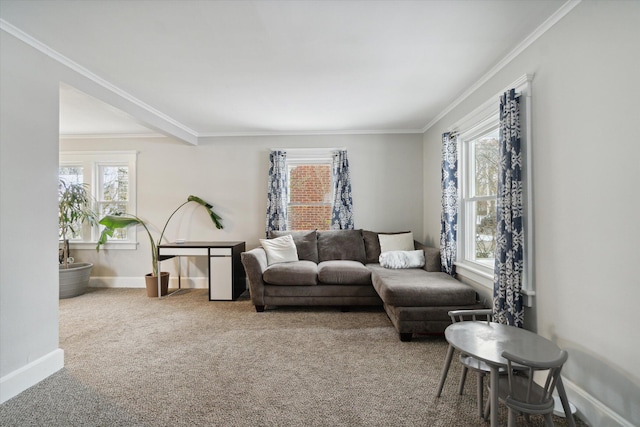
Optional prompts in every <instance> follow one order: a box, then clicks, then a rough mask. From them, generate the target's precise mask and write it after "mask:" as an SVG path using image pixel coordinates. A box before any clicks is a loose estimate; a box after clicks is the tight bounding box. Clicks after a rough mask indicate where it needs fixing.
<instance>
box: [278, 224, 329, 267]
mask: <svg viewBox="0 0 640 427" xmlns="http://www.w3.org/2000/svg"><path fill="white" fill-rule="evenodd" d="M288 235H289V236H291V237H293V243H295V245H296V250H297V251H298V259H299V260H300V261H313V262H315V263H316V264H317V263H318V233H316V230H311V231H309V230H300V231H289V230H285V231H277V230H272V231H270V232H269V238H270V239H273V238H276V237H282V236H288Z"/></svg>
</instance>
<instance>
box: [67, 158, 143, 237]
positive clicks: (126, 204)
mask: <svg viewBox="0 0 640 427" xmlns="http://www.w3.org/2000/svg"><path fill="white" fill-rule="evenodd" d="M59 165H60V166H59V178H60V179H63V180H65V181H66V182H70V183H71V182H73V183H81V182H84V183H86V184H89V186H90V190H91V195H92V196H93V198H94V201H95V206H94V210H95V211H96V212H97V214H98V217H100V218H101V217H103V216H104V215H109V214H113V213H116V212H127V213H132V214H134V215H135V214H136V204H135V200H136V197H135V188H136V171H135V166H136V153H135V152H132V151H124V152H123V151H117V152H98V151H88V152H78V151H73V152H71V151H67V152H60V164H59ZM77 230H78V231H77V232H76V233H75V234H74V235H73V236H71V239H70V244H71V246H72V247H75V248H77V249H88V248H94V247H95V242H96V241H97V240H98V236H99V235H100V231H101V230H100V226H95V227H91V226H90V225H88V224H84V226H83V227H82V228H78V229H77ZM109 242H110V243H109V245H108V247H110V248H123V249H124V248H126V249H130V248H135V244H136V233H135V232H133V231H130V230H126V229H124V230H117V232H116V234H114V237H113V238H110V239H109Z"/></svg>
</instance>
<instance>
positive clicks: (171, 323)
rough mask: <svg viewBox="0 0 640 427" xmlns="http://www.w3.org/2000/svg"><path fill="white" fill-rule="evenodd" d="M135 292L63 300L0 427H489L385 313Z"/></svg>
mask: <svg viewBox="0 0 640 427" xmlns="http://www.w3.org/2000/svg"><path fill="white" fill-rule="evenodd" d="M144 292H145V291H144V290H143V289H91V290H90V291H89V292H88V293H87V294H85V295H82V296H79V297H76V298H71V299H66V300H61V301H60V347H61V348H62V349H63V350H64V351H65V368H64V369H62V370H61V371H59V372H58V373H56V374H54V375H52V376H51V377H49V378H47V379H46V380H44V381H42V382H41V383H39V384H37V385H36V386H34V387H32V388H30V389H29V390H27V391H25V392H23V393H22V394H20V395H19V396H17V397H15V398H13V399H11V400H9V401H8V402H6V403H4V404H3V405H1V406H0V425H2V426H20V427H22V426H65V427H66V426H149V427H151V426H249V425H253V426H255V425H259V426H391V425H393V426H417V425H421V426H427V425H428V426H488V423H485V422H484V421H483V420H482V419H480V418H479V417H478V416H477V414H476V397H475V386H476V383H475V376H474V375H469V377H468V378H467V385H466V387H465V394H464V395H462V396H459V395H458V394H457V382H458V378H459V374H460V367H459V364H458V363H456V362H454V363H453V365H452V370H451V371H450V373H449V377H448V381H447V383H446V385H445V389H444V391H443V396H442V397H441V398H435V391H436V388H437V385H438V380H439V377H440V370H441V367H442V362H443V360H444V356H445V353H446V349H447V343H446V341H445V340H444V338H443V337H433V336H419V337H417V338H414V340H413V341H412V342H408V343H403V342H400V340H399V339H398V336H397V334H396V332H395V330H394V329H393V327H392V325H391V323H390V321H389V319H388V318H387V316H386V314H385V313H384V312H383V311H382V309H377V308H360V309H354V310H353V311H351V312H341V311H340V310H339V309H335V308H314V307H312V308H309V307H299V308H291V307H289V308H284V307H283V308H278V309H274V310H267V311H266V312H264V313H256V312H255V310H254V309H253V306H252V305H251V303H250V302H249V301H248V299H247V298H246V297H244V298H241V299H240V300H239V301H234V302H209V301H208V298H207V291H206V290H205V289H197V290H187V291H183V292H181V293H180V294H177V295H174V296H171V297H169V298H166V299H163V300H160V301H159V300H157V299H154V298H147V297H146V296H145V293H144ZM500 419H501V424H503V425H506V411H504V409H501V410H500ZM518 421H519V423H522V424H523V425H525V424H524V418H521V419H519V420H518ZM554 421H555V422H556V425H560V426H563V425H566V421H565V420H564V419H561V418H558V417H554ZM577 421H578V425H580V426H583V425H584V424H583V423H581V422H580V421H579V420H577ZM543 424H544V423H543V420H542V418H541V417H532V418H531V424H530V425H533V426H542V425H543Z"/></svg>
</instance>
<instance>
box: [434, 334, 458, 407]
mask: <svg viewBox="0 0 640 427" xmlns="http://www.w3.org/2000/svg"><path fill="white" fill-rule="evenodd" d="M453 350H454V348H453V346H452V345H451V344H449V349H448V350H447V357H445V359H444V367H443V368H442V374H441V375H440V384H439V385H438V393H437V394H436V397H440V395H441V394H442V388H443V387H444V380H446V379H447V373H448V372H449V366H451V359H453Z"/></svg>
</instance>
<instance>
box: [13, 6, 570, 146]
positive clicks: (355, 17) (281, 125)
mask: <svg viewBox="0 0 640 427" xmlns="http://www.w3.org/2000/svg"><path fill="white" fill-rule="evenodd" d="M565 3H566V2H565V1H564V0H520V1H511V0H486V1H485V0H459V1H449V0H446V1H438V0H429V1H206V0H202V1H192V0H182V1H178V0H152V1H140V0H133V1H100V0H93V1H82V2H81V1H58V0H43V1H39V0H31V1H13V0H0V18H1V21H0V23H2V24H3V29H4V30H7V28H11V29H12V30H13V32H14V33H15V32H18V33H20V34H23V35H24V36H26V37H28V38H29V39H32V40H35V41H37V42H38V43H40V44H42V45H44V46H46V47H48V48H49V49H52V50H53V51H55V52H56V55H59V56H60V57H63V58H66V59H68V60H69V61H71V62H72V63H75V64H77V65H78V66H79V67H80V68H81V69H83V70H87V71H88V73H90V74H91V75H92V76H97V77H98V78H99V79H100V80H101V81H104V82H107V83H108V85H109V87H113V88H117V90H118V91H119V93H124V94H126V95H127V96H128V97H129V98H130V99H134V100H136V101H137V102H138V103H139V105H143V106H145V107H146V108H148V110H149V111H152V112H154V113H158V114H160V115H162V116H163V117H166V118H169V119H170V120H171V121H172V122H174V123H178V124H179V125H180V126H181V127H182V128H183V129H186V130H187V131H188V132H189V133H191V134H192V135H194V136H195V137H196V138H199V137H207V136H218V135H268V134H296V133H299V134H304V133H382V132H405V133H406V132H421V131H424V129H426V127H428V126H429V124H430V123H431V122H433V120H434V119H435V118H437V117H438V115H439V114H441V113H442V112H443V111H445V110H446V109H447V108H448V107H450V106H451V105H452V103H455V102H456V100H457V99H459V98H460V97H461V96H463V95H464V93H465V92H468V91H469V90H470V89H472V88H473V87H474V85H475V84H477V83H478V82H479V81H481V80H482V79H483V78H484V77H486V76H487V75H488V73H489V74H490V73H491V71H492V69H493V70H495V67H496V64H500V63H501V61H502V62H504V61H505V59H507V58H509V55H510V54H511V53H513V52H514V49H517V48H518V47H519V46H522V44H523V43H525V42H526V41H527V40H530V39H531V35H532V34H535V33H536V31H537V32H540V28H543V27H545V25H547V26H549V22H550V21H553V19H554V18H553V17H554V16H557V15H558V13H559V11H561V10H562V9H563V8H566V4H565ZM530 71H531V70H523V73H525V72H530ZM150 132H151V131H150V130H149V128H148V127H146V125H145V123H144V122H141V121H140V120H137V119H134V118H133V117H132V116H130V115H128V114H126V113H124V112H122V111H120V110H118V109H116V108H114V107H111V106H110V105H108V104H106V103H104V102H102V101H100V100H98V99H95V98H92V97H90V96H88V95H86V94H83V93H82V92H80V91H78V90H76V89H74V88H72V87H69V86H62V88H61V134H64V135H92V134H93V135H104V134H129V135H133V134H149V133H150Z"/></svg>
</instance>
